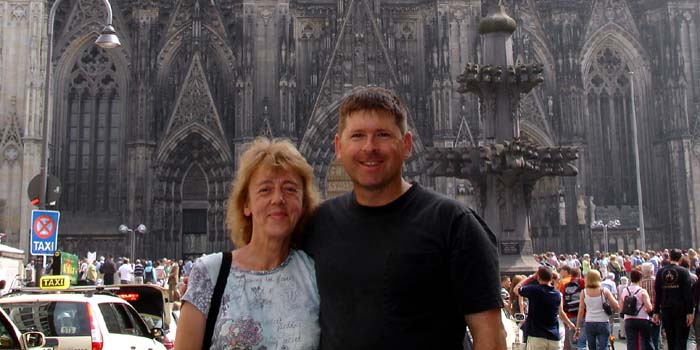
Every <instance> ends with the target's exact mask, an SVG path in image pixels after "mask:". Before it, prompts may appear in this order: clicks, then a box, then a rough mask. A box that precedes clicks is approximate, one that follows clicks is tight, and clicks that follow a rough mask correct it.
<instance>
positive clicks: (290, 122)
mask: <svg viewBox="0 0 700 350" xmlns="http://www.w3.org/2000/svg"><path fill="white" fill-rule="evenodd" d="M493 2H494V1H490V0H484V1H480V0H255V1H253V0H113V1H112V7H113V10H114V26H115V28H116V31H117V35H118V36H119V37H120V39H121V43H122V46H121V47H120V48H117V49H110V50H104V49H101V48H99V47H97V46H95V44H94V40H95V38H96V36H97V35H98V34H99V32H100V30H101V29H102V26H103V25H104V22H103V21H104V17H105V9H104V7H103V5H102V3H101V2H100V1H95V0H64V1H62V2H61V3H60V4H59V6H58V7H57V9H58V11H57V13H56V21H55V23H54V24H53V29H54V38H53V48H54V49H53V54H52V57H50V58H47V57H46V55H47V47H48V45H47V22H48V17H49V16H48V12H49V11H48V9H49V8H50V6H51V5H52V4H53V3H55V1H48V2H47V1H34V0H0V152H1V153H0V189H1V190H0V232H5V233H6V234H7V237H6V238H5V240H4V243H8V244H10V245H14V246H19V247H20V248H21V249H24V250H28V249H29V229H30V217H31V209H32V205H31V204H30V203H29V200H28V198H27V194H26V188H27V185H28V183H29V181H30V180H31V179H32V178H33V177H34V176H35V175H37V174H39V172H40V168H41V166H42V164H43V162H42V157H41V154H42V152H41V150H42V147H43V142H44V135H43V123H44V122H46V121H48V130H49V132H48V135H47V136H48V157H49V160H48V164H49V165H48V170H49V174H52V175H55V176H56V177H58V178H59V180H60V182H61V185H62V187H61V192H62V194H61V198H60V200H59V201H58V203H57V206H56V209H58V210H60V211H61V219H60V226H59V243H58V245H59V249H62V250H66V251H70V252H74V253H76V254H80V255H84V254H86V253H87V251H97V252H98V254H99V255H107V254H114V255H115V256H116V255H127V254H128V252H129V248H128V247H129V245H130V244H132V242H131V241H130V239H131V238H130V236H129V235H127V236H124V235H122V234H120V233H119V232H118V229H117V228H118V227H119V225H120V224H126V225H127V226H129V227H132V228H133V227H135V226H137V225H139V224H145V225H146V226H147V228H148V232H147V233H146V234H144V235H141V234H137V235H136V236H135V245H136V252H137V255H138V256H139V257H149V258H156V257H158V258H160V257H164V256H167V257H182V256H195V255H199V254H202V253H207V252H213V251H219V250H222V249H228V248H230V247H231V243H230V240H229V233H228V229H227V228H226V227H225V224H224V214H225V207H226V199H227V195H228V192H229V186H230V182H231V180H232V178H233V176H234V174H235V169H236V162H237V159H238V157H239V155H240V154H241V152H242V151H243V150H245V148H246V145H248V144H249V143H250V141H251V140H253V139H254V138H255V137H256V136H258V135H265V136H269V137H284V138H289V139H291V140H292V141H294V142H295V143H296V144H297V145H298V146H299V148H300V150H301V151H302V153H303V154H304V155H305V156H306V157H307V159H308V160H309V162H310V163H311V164H312V166H313V167H314V170H315V174H316V177H317V179H318V184H319V187H320V188H321V190H322V192H323V193H324V195H325V196H326V197H331V196H334V195H337V194H339V193H342V192H345V191H347V190H348V189H350V188H351V183H350V182H349V179H348V178H347V176H346V175H345V174H344V172H343V170H342V168H341V167H339V165H338V164H337V163H336V162H334V151H333V137H334V134H335V132H336V129H337V127H336V124H337V110H338V106H339V103H340V101H341V100H342V98H343V97H344V96H346V95H347V94H348V93H350V92H351V91H352V90H353V89H354V88H356V87H359V86H367V85H378V86H384V87H388V88H391V89H394V90H395V91H397V92H398V94H399V95H400V96H401V98H402V99H403V100H404V101H405V102H406V104H407V105H408V108H409V114H410V120H409V125H410V129H411V131H412V132H413V134H414V140H415V142H414V143H415V149H414V153H413V156H412V158H411V159H410V160H409V162H408V163H407V165H406V168H405V173H406V175H407V177H409V178H411V179H413V180H416V181H419V182H421V183H422V184H424V185H425V186H427V187H431V188H433V189H435V190H437V191H440V192H443V193H445V194H447V195H448V196H451V197H455V198H458V199H459V200H463V201H465V202H466V203H467V204H469V205H474V203H478V202H479V201H478V200H477V199H476V198H475V197H478V191H476V190H475V189H474V188H473V186H472V185H471V184H469V183H468V182H465V181H462V180H456V179H449V178H432V177H430V176H429V175H428V174H426V173H425V169H426V168H427V165H426V160H425V157H424V153H425V149H426V147H451V146H453V145H464V144H467V145H476V144H479V143H482V142H486V141H487V140H484V139H483V137H482V134H483V133H482V126H483V124H484V123H483V120H482V117H481V115H482V113H481V110H482V108H483V106H481V105H480V103H479V100H478V98H476V97H475V96H471V95H463V94H460V93H458V92H457V91H456V87H457V81H456V79H457V76H458V75H459V74H461V72H462V71H463V69H464V67H465V65H466V64H467V63H470V62H474V63H478V62H479V61H480V57H481V54H480V50H481V42H480V36H479V34H478V23H479V20H480V19H481V18H482V17H483V16H484V15H485V11H486V9H487V8H488V7H489V6H492V5H493ZM504 4H505V5H506V8H507V11H508V13H509V14H510V15H511V16H512V17H513V18H514V19H515V20H516V21H517V23H518V28H517V30H516V32H515V33H514V34H513V48H514V53H515V60H516V62H518V63H533V62H539V63H541V64H543V65H544V69H545V74H544V75H545V82H544V84H543V85H542V86H541V87H538V88H536V89H535V90H533V91H532V92H530V93H529V94H527V95H526V96H523V99H522V101H521V104H520V108H519V111H518V113H517V114H516V117H517V118H520V122H521V133H522V135H521V137H522V138H527V139H528V140H529V141H531V142H534V143H537V144H539V145H542V146H554V145H572V146H576V147H577V148H578V149H579V156H580V157H579V160H578V161H577V167H578V169H579V175H578V176H576V177H573V178H566V179H560V178H548V179H545V180H541V181H540V183H538V185H537V186H536V188H535V191H534V193H533V196H532V198H531V199H530V203H531V209H530V212H531V220H530V225H531V232H532V236H533V244H534V248H535V251H544V250H556V251H557V252H561V251H569V252H573V251H592V250H595V249H601V248H602V247H604V243H603V236H602V230H601V229H591V222H592V221H594V220H604V221H607V220H610V219H619V220H620V222H621V226H620V227H618V228H615V229H611V230H609V232H608V236H609V242H608V244H609V246H610V248H611V250H612V249H626V250H629V249H633V248H638V247H640V246H641V237H640V232H639V230H638V227H639V223H638V222H639V220H638V216H637V212H638V203H639V199H640V198H638V195H637V180H636V168H635V160H634V159H635V158H634V151H635V147H637V149H638V151H639V163H640V164H639V165H640V166H639V169H640V170H639V174H640V177H641V184H642V199H643V209H644V219H645V221H644V222H645V224H644V227H645V229H646V230H645V231H646V243H647V247H649V248H661V247H682V248H688V247H698V246H699V245H700V236H699V235H700V208H698V207H696V198H697V199H700V23H699V22H700V2H698V1H697V0H505V1H504ZM47 62H50V64H51V65H52V79H51V80H50V81H51V84H50V85H49V86H48V89H47V85H46V84H47V83H46V82H47V79H46V66H47ZM630 72H632V74H630ZM47 90H49V91H51V92H50V94H49V99H48V111H49V113H48V118H47V116H45V115H44V96H45V94H46V91H47ZM633 117H636V120H637V130H638V140H637V142H636V144H635V142H634V140H633V133H632V131H633V129H632V127H633V123H632V118H633ZM477 209H479V208H477ZM496 234H497V235H498V232H496Z"/></svg>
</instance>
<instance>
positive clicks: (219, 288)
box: [202, 252, 233, 350]
mask: <svg viewBox="0 0 700 350" xmlns="http://www.w3.org/2000/svg"><path fill="white" fill-rule="evenodd" d="M231 260H233V258H232V254H231V252H224V253H223V257H222V259H221V267H220V268H219V275H218V276H217V277H216V285H215V286H214V293H213V294H212V296H211V304H210V305H209V314H208V315H207V326H206V328H205V329H204V339H203V340H202V349H204V350H208V349H209V348H210V347H211V338H212V336H214V325H215V324H216V319H217V318H219V308H220V307H221V298H222V297H223V296H224V289H226V279H227V278H228V274H229V271H231Z"/></svg>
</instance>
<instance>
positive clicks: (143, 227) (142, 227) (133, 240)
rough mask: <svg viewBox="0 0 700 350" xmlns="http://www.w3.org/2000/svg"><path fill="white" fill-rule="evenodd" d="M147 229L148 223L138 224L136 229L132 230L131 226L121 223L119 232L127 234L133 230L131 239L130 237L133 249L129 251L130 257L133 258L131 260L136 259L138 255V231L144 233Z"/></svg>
mask: <svg viewBox="0 0 700 350" xmlns="http://www.w3.org/2000/svg"><path fill="white" fill-rule="evenodd" d="M146 231H147V229H146V225H144V224H141V225H138V226H137V227H136V230H132V229H130V228H129V226H126V225H124V224H122V225H119V233H121V234H123V235H125V234H127V233H129V232H131V239H130V240H131V242H130V243H131V244H130V250H131V251H130V252H129V255H131V256H130V257H129V259H131V261H135V260H136V256H135V255H136V232H138V233H140V234H142V235H143V234H145V233H146Z"/></svg>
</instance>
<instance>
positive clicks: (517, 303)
mask: <svg viewBox="0 0 700 350" xmlns="http://www.w3.org/2000/svg"><path fill="white" fill-rule="evenodd" d="M525 278H526V277H525V275H515V276H514V277H513V281H512V282H511V284H512V285H514V286H517V285H518V283H520V281H522V280H524V279H525ZM509 309H510V312H511V314H512V315H515V314H524V313H525V298H523V297H521V296H518V295H516V294H515V291H514V290H513V288H511V290H510V306H509Z"/></svg>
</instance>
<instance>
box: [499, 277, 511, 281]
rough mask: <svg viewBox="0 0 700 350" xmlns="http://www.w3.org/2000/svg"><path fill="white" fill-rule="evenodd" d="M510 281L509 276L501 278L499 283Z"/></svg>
mask: <svg viewBox="0 0 700 350" xmlns="http://www.w3.org/2000/svg"><path fill="white" fill-rule="evenodd" d="M507 280H510V276H501V282H504V281H507Z"/></svg>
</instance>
